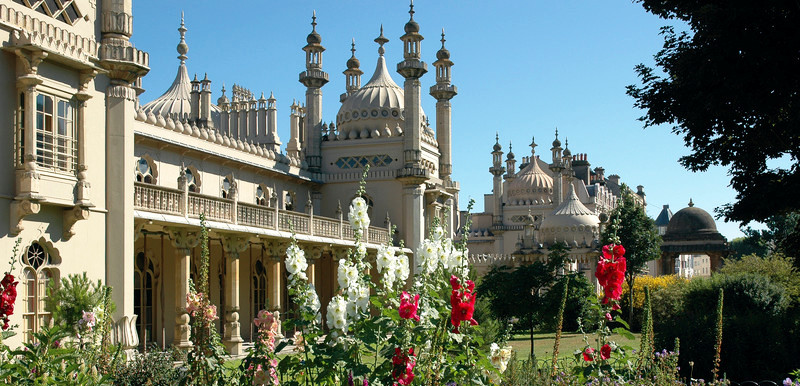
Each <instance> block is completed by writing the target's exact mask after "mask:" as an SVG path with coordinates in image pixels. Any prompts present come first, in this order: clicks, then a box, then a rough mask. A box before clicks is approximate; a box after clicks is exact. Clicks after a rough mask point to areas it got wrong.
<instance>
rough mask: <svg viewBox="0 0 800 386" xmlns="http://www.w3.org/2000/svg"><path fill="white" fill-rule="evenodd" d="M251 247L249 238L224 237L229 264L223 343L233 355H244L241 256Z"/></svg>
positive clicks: (226, 261)
mask: <svg viewBox="0 0 800 386" xmlns="http://www.w3.org/2000/svg"><path fill="white" fill-rule="evenodd" d="M249 247H250V243H249V242H248V239H247V237H244V236H234V235H225V236H223V237H222V248H223V250H224V251H225V255H226V256H225V263H226V264H227V267H226V271H227V272H226V273H227V277H226V278H225V284H226V286H227V288H226V289H225V296H226V297H227V300H228V302H227V303H228V304H227V305H226V307H225V336H224V337H223V339H222V341H223V343H224V344H225V347H226V348H227V349H228V352H230V354H231V355H241V354H243V353H244V351H243V349H242V343H243V342H244V339H242V336H241V326H240V323H239V254H240V253H242V252H244V251H246V250H247V248H249Z"/></svg>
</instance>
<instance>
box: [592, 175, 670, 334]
mask: <svg viewBox="0 0 800 386" xmlns="http://www.w3.org/2000/svg"><path fill="white" fill-rule="evenodd" d="M621 191H622V197H621V198H620V200H619V203H618V205H617V207H616V208H615V209H614V211H613V212H611V224H612V225H611V226H608V227H606V229H604V230H603V235H602V240H603V244H604V245H605V244H611V243H612V242H613V240H614V237H615V235H616V237H617V238H619V243H620V244H622V246H623V247H625V260H626V263H627V266H628V269H627V270H626V271H625V281H626V282H627V283H628V288H631V290H630V291H628V294H629V295H630V298H629V299H628V301H629V302H628V303H629V304H630V308H629V310H628V320H633V295H634V294H633V292H634V291H633V288H634V287H633V283H634V280H636V276H638V275H639V274H640V273H641V272H642V270H644V269H645V268H646V267H647V262H648V261H650V260H655V259H658V258H659V257H660V256H661V236H659V235H658V228H656V223H655V221H654V220H653V219H652V218H650V217H647V213H645V212H644V208H642V207H641V206H638V205H637V204H636V201H634V199H633V193H632V192H631V190H630V189H628V187H627V186H626V185H625V184H622V188H621ZM616 219H619V226H615V225H613V224H614V222H615V220H616Z"/></svg>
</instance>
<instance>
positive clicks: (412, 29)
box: [403, 18, 419, 34]
mask: <svg viewBox="0 0 800 386" xmlns="http://www.w3.org/2000/svg"><path fill="white" fill-rule="evenodd" d="M403 29H405V31H406V33H407V34H411V33H418V32H419V24H417V22H416V21H414V19H413V18H412V19H411V20H409V21H408V23H406V26H405V27H404V28H403Z"/></svg>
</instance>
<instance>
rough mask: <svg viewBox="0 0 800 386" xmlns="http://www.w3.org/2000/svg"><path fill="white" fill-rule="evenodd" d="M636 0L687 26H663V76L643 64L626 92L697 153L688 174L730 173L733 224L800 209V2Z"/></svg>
mask: <svg viewBox="0 0 800 386" xmlns="http://www.w3.org/2000/svg"><path fill="white" fill-rule="evenodd" d="M636 1H638V2H641V3H642V5H643V6H644V8H645V9H646V10H647V11H648V12H650V13H652V14H654V15H657V16H660V17H662V18H664V19H669V20H678V21H681V22H685V23H686V24H687V25H688V27H689V31H688V32H681V33H676V32H675V30H674V29H673V28H672V27H664V28H662V35H663V36H664V46H663V49H662V50H660V51H659V52H658V53H657V54H656V55H655V62H656V66H657V67H658V68H659V70H661V71H663V75H662V73H661V72H660V71H656V70H654V69H653V68H650V67H647V66H645V65H643V64H640V65H638V66H636V72H637V74H638V75H639V78H640V79H641V82H642V84H641V85H631V86H628V88H627V93H628V95H630V96H632V97H633V98H634V99H635V105H636V106H637V107H639V108H642V109H644V110H645V115H644V116H643V117H642V118H641V120H642V121H643V122H644V126H645V127H649V126H655V125H661V124H665V125H669V126H671V128H672V131H673V132H674V133H675V134H678V135H682V136H683V139H684V141H685V143H686V146H688V147H690V148H691V151H692V152H691V153H690V154H689V155H686V156H684V157H682V158H681V159H680V163H681V164H682V165H683V166H684V167H686V168H687V169H689V170H692V171H704V170H706V169H708V168H709V166H711V165H721V166H723V167H727V168H728V170H729V174H730V176H731V185H730V186H731V187H733V189H735V190H736V192H737V196H736V201H735V202H733V203H729V204H726V205H724V206H723V207H721V208H717V211H718V213H719V214H720V215H722V216H724V218H725V220H726V221H740V222H743V223H745V224H746V223H748V222H750V221H753V220H755V221H764V220H766V219H768V218H769V217H770V216H773V215H785V214H788V213H790V212H794V211H797V210H799V209H800V201H798V200H797V199H796V197H795V195H796V192H797V191H798V189H800V164H799V159H798V157H800V71H798V68H800V33H798V32H797V26H798V25H800V3H798V2H797V1H796V0H775V1H766V2H764V1H749V0H729V1H709V0H700V1H685V0H636ZM778 159H780V160H779V161H775V162H769V161H770V160H778ZM776 165H778V166H776ZM796 235H797V234H796Z"/></svg>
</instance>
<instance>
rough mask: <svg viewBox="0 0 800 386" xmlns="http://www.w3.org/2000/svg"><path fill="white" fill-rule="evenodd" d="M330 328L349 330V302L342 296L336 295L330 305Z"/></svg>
mask: <svg viewBox="0 0 800 386" xmlns="http://www.w3.org/2000/svg"><path fill="white" fill-rule="evenodd" d="M326 319H327V322H328V327H329V328H331V329H334V330H340V331H346V330H347V300H345V299H344V297H343V296H342V295H336V296H334V297H333V299H331V302H330V303H328V314H327V318H326Z"/></svg>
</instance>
